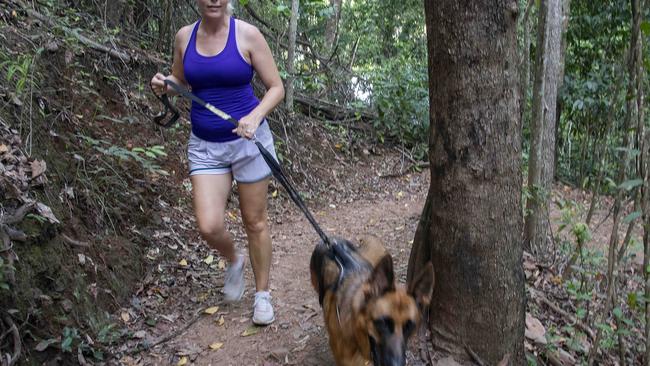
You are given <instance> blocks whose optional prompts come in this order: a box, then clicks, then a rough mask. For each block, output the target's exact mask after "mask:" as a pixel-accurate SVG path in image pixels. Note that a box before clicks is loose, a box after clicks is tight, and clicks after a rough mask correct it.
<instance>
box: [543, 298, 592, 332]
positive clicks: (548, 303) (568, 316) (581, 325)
mask: <svg viewBox="0 0 650 366" xmlns="http://www.w3.org/2000/svg"><path fill="white" fill-rule="evenodd" d="M530 293H531V295H533V297H534V298H535V300H537V301H538V302H540V303H542V304H544V305H546V306H548V307H549V308H551V309H552V310H553V311H555V312H556V313H558V314H560V315H562V316H563V317H564V318H565V319H567V320H568V321H569V322H570V323H571V324H574V325H575V326H576V327H577V328H580V329H581V330H582V331H584V332H585V333H586V334H587V335H588V336H589V338H591V339H594V338H595V337H596V335H595V334H594V331H593V330H592V329H591V328H589V327H588V326H587V325H585V324H584V323H582V322H580V321H578V319H576V318H575V317H574V316H573V315H571V314H569V313H567V312H566V311H564V310H562V309H560V307H559V306H557V305H555V304H554V303H552V302H551V301H550V300H549V299H547V298H546V296H544V295H543V294H542V293H541V292H539V291H537V290H534V289H530Z"/></svg>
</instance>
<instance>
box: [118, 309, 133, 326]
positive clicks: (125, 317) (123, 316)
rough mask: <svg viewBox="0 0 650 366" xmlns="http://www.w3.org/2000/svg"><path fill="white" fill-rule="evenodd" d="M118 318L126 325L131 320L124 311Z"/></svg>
mask: <svg viewBox="0 0 650 366" xmlns="http://www.w3.org/2000/svg"><path fill="white" fill-rule="evenodd" d="M120 317H121V318H122V321H123V322H125V323H128V322H129V320H131V316H130V315H129V313H127V312H126V311H123V312H122V314H120Z"/></svg>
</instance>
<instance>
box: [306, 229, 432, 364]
mask: <svg viewBox="0 0 650 366" xmlns="http://www.w3.org/2000/svg"><path fill="white" fill-rule="evenodd" d="M319 250H320V252H319ZM353 256H355V258H356V259H357V260H359V261H363V262H367V263H368V264H370V266H368V270H364V271H359V272H355V273H353V274H351V275H348V276H346V277H345V278H344V279H343V280H342V282H340V283H338V285H337V286H335V287H336V289H335V291H332V290H331V289H330V287H332V286H333V285H334V284H336V283H337V281H338V280H339V279H338V277H339V268H338V266H337V265H336V263H335V262H334V261H332V260H331V259H329V258H327V257H326V256H323V255H322V248H321V249H319V248H317V249H316V250H314V254H313V255H312V263H311V265H310V267H311V280H312V285H313V286H314V289H316V291H317V292H319V293H320V291H321V290H322V289H320V288H319V284H322V285H324V288H325V289H326V290H325V292H324V297H323V302H322V306H323V315H324V317H325V324H326V327H327V331H328V333H329V340H330V347H331V349H332V353H333V354H334V358H335V360H336V364H337V365H338V366H362V365H368V364H370V363H369V361H370V360H371V357H372V355H371V345H370V341H369V337H372V338H373V339H374V340H375V342H377V343H379V342H381V341H382V336H384V337H385V335H383V334H382V332H381V331H379V330H378V329H377V327H376V325H375V324H376V321H377V320H378V319H379V320H381V319H386V318H387V319H390V320H391V321H392V324H393V325H394V332H393V333H391V335H390V337H391V340H386V339H384V340H383V341H384V342H388V341H390V342H393V343H395V345H394V346H395V347H398V348H399V347H405V345H404V344H405V343H406V339H405V338H407V337H408V334H407V335H406V336H405V335H404V334H402V330H403V326H404V325H405V324H407V322H409V321H410V322H412V323H410V324H414V325H415V326H417V324H418V323H419V321H420V309H421V308H422V307H425V306H426V305H428V303H429V301H430V299H431V294H432V289H433V267H432V266H431V264H428V265H427V266H426V268H425V270H424V271H423V272H422V273H420V274H419V276H416V280H415V281H414V282H413V284H412V286H409V289H408V290H407V289H405V288H404V287H403V286H400V285H397V284H395V282H394V280H393V278H394V275H393V268H392V258H391V257H390V255H389V254H388V253H387V251H386V249H385V248H384V246H383V245H382V243H381V242H380V241H379V240H378V239H377V238H374V237H364V238H362V239H361V240H360V245H359V246H358V247H357V248H356V251H355V252H353ZM321 260H322V266H318V265H315V263H316V262H318V261H321ZM389 282H391V283H389ZM398 343H399V344H398ZM391 344H392V343H391ZM387 347H389V346H387Z"/></svg>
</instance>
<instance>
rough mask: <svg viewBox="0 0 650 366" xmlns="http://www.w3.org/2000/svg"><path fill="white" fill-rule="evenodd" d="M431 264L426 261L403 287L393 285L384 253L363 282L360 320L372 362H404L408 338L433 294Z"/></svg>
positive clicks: (394, 365) (399, 365) (393, 365)
mask: <svg viewBox="0 0 650 366" xmlns="http://www.w3.org/2000/svg"><path fill="white" fill-rule="evenodd" d="M433 285H434V273H433V265H432V264H431V263H430V262H429V263H427V265H426V266H425V268H424V269H423V270H422V271H421V272H420V273H419V274H418V275H417V276H415V277H414V280H413V281H412V282H411V283H410V284H409V285H408V288H407V289H405V288H404V287H402V286H396V285H395V275H394V272H393V259H392V258H391V256H390V255H388V254H387V255H386V256H384V257H383V258H382V259H381V260H380V261H379V263H378V264H377V266H376V267H375V268H374V270H373V272H372V274H371V276H370V277H369V279H368V281H367V282H366V284H365V288H364V296H365V299H364V300H365V306H364V307H363V308H364V310H363V314H364V316H363V317H362V319H363V320H362V321H363V322H365V324H363V328H364V330H366V331H367V334H368V341H369V342H370V353H371V354H370V356H371V358H372V360H373V363H374V364H375V366H403V365H404V364H405V363H406V348H407V341H408V338H409V337H410V336H411V335H412V334H413V333H414V332H415V330H416V328H417V326H418V324H419V322H420V319H421V316H420V313H421V312H422V310H423V309H424V308H425V307H426V306H427V305H429V302H430V301H431V296H432V294H433Z"/></svg>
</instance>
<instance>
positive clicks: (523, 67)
mask: <svg viewBox="0 0 650 366" xmlns="http://www.w3.org/2000/svg"><path fill="white" fill-rule="evenodd" d="M534 3H535V1H534V0H528V5H526V9H525V10H524V13H523V14H524V15H523V17H522V18H521V28H522V31H523V35H522V38H523V41H522V42H523V44H522V45H521V54H520V55H519V65H520V66H519V85H521V102H520V103H519V110H520V112H519V113H520V114H521V117H520V118H521V121H522V123H523V121H524V120H525V118H526V110H527V107H526V106H527V105H528V84H529V80H530V13H531V10H532V8H533V4H534Z"/></svg>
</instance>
